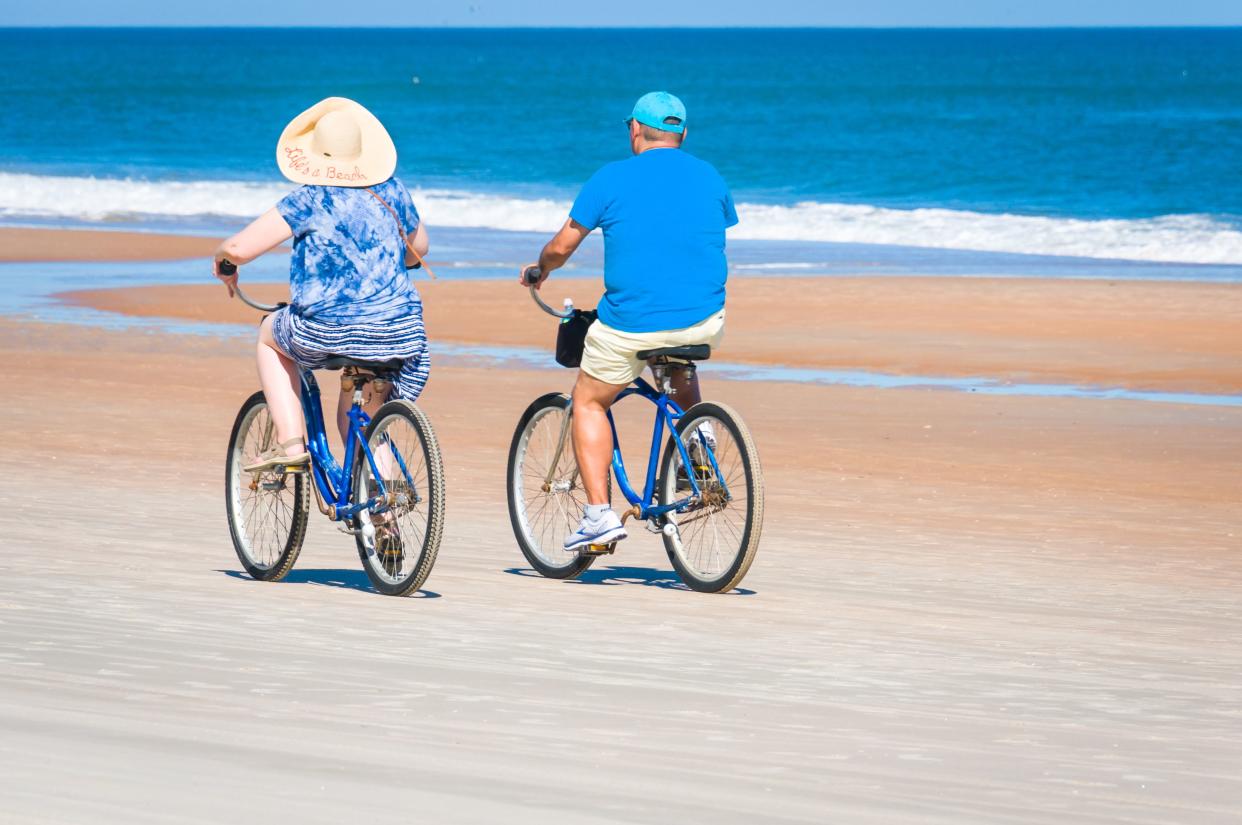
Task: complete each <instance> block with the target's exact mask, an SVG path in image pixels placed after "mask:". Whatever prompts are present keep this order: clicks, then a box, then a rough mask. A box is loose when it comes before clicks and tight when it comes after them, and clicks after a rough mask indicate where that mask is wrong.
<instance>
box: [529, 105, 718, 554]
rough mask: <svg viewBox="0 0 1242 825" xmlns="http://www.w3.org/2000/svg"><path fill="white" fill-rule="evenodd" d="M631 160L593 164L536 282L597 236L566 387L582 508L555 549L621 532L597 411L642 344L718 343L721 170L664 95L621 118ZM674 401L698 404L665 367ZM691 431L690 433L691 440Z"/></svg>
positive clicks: (632, 370)
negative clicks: (593, 276) (585, 320)
mask: <svg viewBox="0 0 1242 825" xmlns="http://www.w3.org/2000/svg"><path fill="white" fill-rule="evenodd" d="M626 123H627V124H628V126H629V135H630V149H631V150H632V151H633V154H634V156H633V157H631V158H627V159H626V160H620V161H616V162H613V163H610V164H608V165H607V166H604V167H603V168H602V169H600V170H599V171H598V172H596V173H595V174H594V175H592V176H591V179H590V180H588V181H587V182H586V185H585V186H583V187H582V191H581V192H579V193H578V197H577V199H576V200H575V201H574V205H573V208H572V209H570V211H569V219H568V220H567V221H565V225H564V226H563V227H561V229H560V231H559V232H557V233H556V235H555V236H554V237H553V238H552V240H550V241H548V243H547V245H545V246H544V248H543V251H542V252H541V253H540V255H539V263H538V264H531V265H530V266H527V267H525V268H523V270H522V276H521V277H520V278H519V281H521V282H523V283H525V277H526V274H527V272H528V271H530V270H532V269H533V268H534V267H538V272H539V280H538V283H539V284H542V283H543V281H544V279H546V278H547V277H548V274H549V273H551V272H552V271H553V270H555V269H559V268H560V267H562V266H564V265H565V262H566V261H567V260H569V257H570V256H571V255H573V253H574V251H575V250H576V249H577V248H578V246H579V244H581V243H582V241H583V239H584V238H586V236H587V235H589V234H590V233H591V232H592V231H593V230H594V229H595V228H596V227H599V228H602V229H603V232H604V296H603V298H602V299H601V301H600V303H599V319H598V320H597V321H596V322H595V323H593V324H592V325H591V327H590V329H589V331H588V332H587V336H586V345H585V348H584V350H583V355H582V365H581V369H580V370H579V372H578V380H577V383H576V384H575V385H574V392H573V442H574V452H575V454H576V456H577V459H578V469H579V472H580V473H581V476H582V484H583V487H584V488H585V489H586V495H587V502H588V504H587V508H586V513H585V514H584V516H583V519H582V523H581V524H580V525H579V526H578V529H577V530H576V531H574V532H573V533H571V534H570V535H569V537H568V538H566V539H565V549H566V550H584V549H586V548H587V547H588V546H589V545H592V544H608V543H610V542H614V541H619V540H621V539H624V538H625V537H626V532H625V528H624V527H623V526H622V525H621V519H620V518H619V517H618V516H617V514H616V513H615V512H614V511H613V510H612V508H611V507H610V506H609V501H608V468H609V463H610V461H611V457H612V435H611V430H610V428H609V426H608V418H607V411H608V408H609V407H610V406H611V405H612V402H613V401H615V400H616V397H617V395H618V393H620V392H621V390H623V389H625V387H626V386H628V385H629V384H630V383H631V382H633V380H634V379H635V378H637V377H638V376H639V375H640V374H641V373H642V371H643V368H644V367H645V366H646V364H645V363H644V362H643V361H640V360H639V359H638V358H637V357H636V353H638V352H639V351H641V350H647V349H655V348H658V347H678V346H689V345H695V344H710V345H711V346H713V347H715V346H717V345H718V344H719V342H720V339H721V336H722V334H723V331H724V317H725V313H724V305H725V280H726V275H727V265H726V261H725V230H726V229H727V228H728V227H730V226H733V225H734V224H736V223H737V213H736V212H735V211H734V208H733V197H732V196H731V195H730V194H729V188H728V186H726V185H725V182H724V179H723V178H721V176H720V174H719V173H718V172H717V171H716V170H715V169H714V168H713V167H712V166H711V164H709V163H706V162H705V161H702V160H699V159H698V158H695V157H694V156H692V155H690V154H688V153H687V152H685V151H683V150H682V149H681V144H682V141H684V140H685V137H686V107H685V106H684V105H683V104H682V102H681V101H680V100H679V99H677V98H676V97H675V96H673V95H671V94H669V93H668V92H651V93H649V94H646V95H643V96H642V97H641V98H639V100H638V102H637V103H636V104H635V106H634V111H633V113H632V114H631V115H630V117H629V118H628V119H627V120H626ZM672 385H673V389H674V390H675V391H676V398H677V401H678V403H679V404H680V405H681V406H682V407H683V408H689V407H690V406H692V405H694V404H697V403H698V402H699V401H700V399H701V396H700V393H699V387H698V381H697V380H696V379H695V377H694V373H693V371H688V370H682V369H674V370H673V371H672ZM693 437H694V436H692V438H693Z"/></svg>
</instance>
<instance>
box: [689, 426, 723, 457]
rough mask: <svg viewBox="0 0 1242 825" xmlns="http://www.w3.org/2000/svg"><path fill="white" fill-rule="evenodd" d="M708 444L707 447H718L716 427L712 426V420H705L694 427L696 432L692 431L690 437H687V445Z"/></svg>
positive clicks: (711, 448)
mask: <svg viewBox="0 0 1242 825" xmlns="http://www.w3.org/2000/svg"><path fill="white" fill-rule="evenodd" d="M699 444H706V445H707V449H709V450H713V451H714V450H715V449H716V428H715V427H713V426H712V422H710V421H704V422H703V423H702V424H700V425H699V426H697V427H695V428H694V432H692V433H690V437H689V438H687V439H686V446H687V447H690V446H692V445H699Z"/></svg>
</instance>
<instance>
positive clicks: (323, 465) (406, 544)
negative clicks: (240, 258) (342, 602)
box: [225, 290, 444, 596]
mask: <svg viewBox="0 0 1242 825" xmlns="http://www.w3.org/2000/svg"><path fill="white" fill-rule="evenodd" d="M237 295H238V297H239V298H241V300H242V301H243V302H245V303H246V304H248V305H250V306H251V307H254V308H255V309H258V310H260V311H262V312H274V311H275V310H277V309H280V308H281V307H282V306H284V304H277V305H276V306H268V305H265V304H259V303H255V302H254V301H251V300H250V299H249V298H247V297H246V296H245V295H244V294H243V293H242V291H241V290H237ZM327 368H328V369H339V370H341V371H342V372H341V385H342V387H343V388H344V389H345V390H346V391H352V392H353V406H352V407H350V409H349V413H348V414H349V432H348V435H347V438H346V441H345V455H344V461H343V462H337V460H336V458H335V457H334V456H333V455H332V450H331V448H330V447H329V445H328V438H327V435H326V432H325V429H324V418H323V406H322V403H321V402H320V397H319V385H318V383H317V382H316V381H315V376H314V374H313V373H312V372H311V371H310V370H303V371H302V393H301V398H302V412H303V415H304V416H305V419H306V433H307V437H306V441H307V445H306V446H307V451H308V452H309V453H310V455H311V462H310V464H309V465H303V466H300V467H285V466H276V467H273V468H271V469H267V470H260V471H255V472H246V471H245V470H244V469H242V468H243V467H245V466H246V465H247V464H249V463H251V462H252V461H254V459H255V458H256V457H257V456H259V455H260V454H262V453H263V452H265V451H266V450H267V449H269V448H270V447H271V446H272V444H273V442H274V441H275V439H276V434H275V428H274V426H273V423H272V419H271V416H270V415H269V413H268V409H267V401H266V400H265V399H264V397H263V393H262V392H256V393H255V394H254V395H252V396H250V397H249V398H248V399H246V401H245V403H244V404H242V407H241V410H239V411H238V413H237V420H236V421H235V422H234V423H233V432H232V435H231V436H229V450H228V458H227V462H226V467H225V500H226V502H227V509H228V520H229V533H230V534H231V535H232V538H233V547H234V549H235V550H236V551H237V558H238V559H239V560H240V561H241V563H242V566H243V567H244V568H245V569H246V572H247V573H249V574H250V575H251V576H253V577H254V578H256V579H259V580H260V581H278V580H280V579H282V578H284V577H285V576H286V575H287V574H288V573H289V571H290V570H292V569H293V565H294V563H295V562H296V561H297V558H298V554H299V553H300V552H301V550H302V541H303V539H304V538H305V536H306V522H307V516H308V513H309V512H310V499H311V495H312V494H313V495H314V497H315V502H316V504H317V506H318V508H319V511H320V512H321V513H323V514H324V515H326V516H327V517H328V518H329V519H331V520H332V521H335V522H338V523H339V526H340V529H341V531H342V532H345V533H349V534H352V535H353V536H354V539H355V541H356V543H357V546H358V556H359V558H360V559H361V560H362V569H363V570H364V571H366V574H367V578H369V579H370V581H371V584H372V585H373V586H374V587H375V589H376V590H378V591H379V592H380V593H383V594H385V595H390V596H407V595H410V594H412V593H414V592H416V591H417V590H418V588H420V587H421V586H422V584H423V582H424V581H426V579H427V576H428V575H429V574H430V573H431V567H432V565H433V564H435V560H436V553H437V552H438V551H439V548H440V537H441V534H442V532H443V529H444V464H443V461H442V460H441V456H440V447H439V444H438V443H437V442H436V436H435V432H434V430H432V428H431V422H430V421H429V420H428V419H427V416H426V415H425V414H424V413H423V412H422V410H420V409H419V408H418V407H417V406H415V405H414V404H412V403H410V402H408V401H400V400H397V401H389V402H387V403H385V404H384V405H383V406H381V407H380V408H379V410H378V411H376V413H375V417H374V418H370V417H369V416H368V415H367V414H366V412H365V411H364V410H363V408H362V406H363V395H364V391H365V390H366V389H367V388H368V385H369V387H370V391H371V392H387V389H388V386H389V385H391V384H392V382H393V379H394V376H395V374H396V372H398V371H399V370H400V369H401V361H399V360H393V361H383V362H377V361H362V360H358V359H355V358H336V359H333V360H332V361H330V362H329V363H328V365H327Z"/></svg>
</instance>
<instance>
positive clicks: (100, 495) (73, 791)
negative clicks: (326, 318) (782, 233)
mask: <svg viewBox="0 0 1242 825" xmlns="http://www.w3.org/2000/svg"><path fill="white" fill-rule="evenodd" d="M198 240H201V239H198ZM158 243H159V244H164V243H166V242H165V241H159V242H158ZM167 243H169V244H171V245H173V246H175V244H176V243H180V241H168V242H167ZM59 246H60V245H59V244H58V245H57V248H59ZM171 248H172V246H170V247H161V249H171ZM164 254H166V253H165V252H159V253H155V252H152V253H151V255H152V256H153V257H161V256H162V255H164ZM100 255H101V256H104V257H106V254H105V253H100ZM26 259H27V258H20V257H18V258H10V260H26ZM419 287H420V290H421V291H422V293H423V295H424V299H425V301H426V304H427V319H428V327H429V330H430V332H431V335H432V337H433V339H436V340H443V341H449V342H456V343H462V344H485V345H490V346H502V347H503V346H505V345H521V346H547V345H549V344H550V339H551V335H552V328H551V326H550V322H549V319H547V318H546V317H545V316H541V315H539V314H538V313H537V311H536V310H535V309H534V307H533V306H531V304H530V301H529V298H528V297H526V296H525V295H524V293H523V292H522V290H521V289H519V288H518V287H517V286H516V285H515V284H502V283H497V282H463V281H450V280H441V281H437V282H420V284H419ZM731 290H732V291H731V297H730V307H729V312H730V315H729V328H728V336H727V339H726V342H725V345H724V347H723V348H722V350H721V352H720V353H719V358H720V359H721V360H722V361H723V360H727V361H728V362H730V363H739V364H756V365H786V366H800V367H808V368H820V369H866V370H875V371H880V372H891V373H894V374H910V375H920V374H926V375H945V376H991V377H996V378H999V379H1002V380H1011V381H1041V382H1067V383H1074V384H1087V385H1096V386H1118V387H1129V388H1134V389H1147V390H1159V391H1169V392H1194V393H1218V394H1219V393H1238V392H1240V391H1242V363H1240V362H1239V359H1238V357H1237V356H1238V353H1239V351H1242V338H1240V332H1239V326H1238V323H1237V319H1238V317H1240V312H1242V289H1240V288H1239V287H1238V285H1210V284H1191V283H1168V282H1151V283H1136V282H1104V281H1053V280H1043V279H1026V280H1019V279H960V278H958V279H955V278H923V279H910V278H903V279H889V278H833V279H820V280H811V279H792V278H791V279H784V278H780V279H778V278H772V279H754V280H738V281H737V282H736V283H734V284H731ZM280 291H281V288H280V287H273V286H270V285H256V287H255V289H254V290H253V293H254V294H255V296H256V297H262V298H266V299H269V300H271V299H275V298H277V297H279V295H280ZM595 291H596V287H595V286H594V285H593V284H592V283H591V282H590V281H586V280H576V281H563V282H560V283H557V282H553V283H550V284H549V286H548V297H549V299H550V300H553V299H559V298H560V297H562V296H563V295H564V294H573V295H574V297H575V298H576V299H578V301H579V303H580V305H586V304H588V303H589V302H590V301H591V300H592V299H593V295H594V294H595ZM64 300H66V301H70V302H75V303H77V304H81V305H86V306H91V307H94V308H99V309H105V310H109V311H113V312H121V313H126V314H130V315H135V316H142V315H150V316H158V317H174V318H186V319H195V320H202V321H232V322H243V323H253V322H254V321H255V320H256V319H257V314H256V313H254V312H252V311H250V310H247V309H245V308H243V307H240V306H238V305H237V304H236V302H229V301H227V300H226V299H225V298H224V292H223V290H222V288H220V287H219V286H216V285H213V284H205V285H204V286H202V287H151V288H144V289H139V290H132V289H131V290H109V291H93V292H86V293H82V292H79V293H75V294H73V295H69V296H64ZM467 310H469V311H467ZM251 348H252V343H251V342H250V341H249V340H247V339H245V338H241V337H228V336H225V337H219V338H216V337H210V336H198V337H195V336H174V335H169V334H166V333H143V332H134V331H128V332H120V331H112V330H107V329H101V328H93V327H78V326H62V325H51V324H42V323H34V322H31V321H28V320H22V319H15V318H9V319H0V358H3V367H0V376H3V378H4V379H5V380H4V383H5V386H7V387H9V388H10V401H9V403H7V404H5V405H2V406H0V418H2V419H3V426H4V427H5V428H6V430H7V431H8V432H10V433H12V434H15V436H16V437H11V438H10V440H9V442H8V443H9V446H8V447H7V448H6V449H5V450H4V451H2V452H0V466H2V467H3V470H4V472H3V473H2V474H0V485H3V490H4V493H3V500H4V501H6V502H7V503H9V505H10V506H9V507H8V508H6V514H5V515H4V516H3V526H2V535H3V536H4V544H5V547H6V549H7V551H8V552H6V553H4V554H3V557H2V558H0V608H2V610H0V641H2V644H0V729H2V730H3V731H4V736H3V737H0V800H2V803H0V821H5V822H9V821H12V822H126V823H133V822H167V821H179V822H203V823H207V822H220V821H235V822H271V821H275V820H291V819H294V818H297V819H299V820H302V821H309V822H342V821H356V820H360V819H366V820H368V821H377V822H386V821H408V820H409V819H410V818H412V817H413V818H421V819H425V820H427V821H432V822H489V821H506V822H532V823H535V822H540V823H544V822H575V823H622V822H674V821H679V822H713V823H725V822H730V823H731V822H738V823H742V822H746V823H753V822H851V823H871V822H874V823H905V822H909V823H967V822H972V823H973V822H978V823H995V822H1012V823H1064V822H1075V823H1079V822H1081V823H1113V822H1117V823H1122V822H1128V823H1135V822H1187V823H1189V822H1194V823H1228V822H1236V821H1237V820H1238V819H1239V817H1242V780H1239V779H1238V776H1237V771H1236V770H1235V769H1234V767H1233V766H1235V765H1237V764H1239V763H1240V761H1242V745H1240V744H1239V742H1240V741H1242V739H1240V737H1239V736H1238V732H1239V730H1240V729H1242V727H1240V726H1242V719H1239V716H1238V707H1239V700H1242V686H1240V685H1239V682H1238V678H1237V674H1238V673H1239V672H1242V652H1240V649H1239V647H1238V645H1237V644H1236V640H1235V637H1236V628H1237V626H1238V622H1239V620H1240V619H1242V596H1239V593H1242V564H1240V563H1239V552H1240V551H1242V503H1240V501H1239V495H1238V490H1239V483H1238V479H1239V477H1242V472H1240V471H1242V407H1231V406H1212V405H1189V404H1170V403H1151V402H1141V401H1120V400H1107V399H1087V398H1056V397H1048V398H1032V397H1025V396H985V395H979V394H972V393H968V392H958V391H950V390H930V389H899V390H882V389H871V388H855V387H843V386H821V385H811V384H798V383H788V382H766V381H746V382H743V381H726V380H720V379H718V378H713V376H712V373H711V365H710V363H709V364H707V365H705V366H704V368H703V376H704V379H705V380H706V381H709V382H710V383H709V384H708V385H707V386H708V392H707V394H708V395H709V396H711V397H714V398H718V399H720V400H724V401H726V402H728V403H730V404H732V405H734V406H735V407H736V408H737V409H739V410H741V411H743V413H744V415H745V417H746V419H747V421H748V422H749V423H750V426H751V428H752V430H753V432H754V434H755V437H756V440H757V443H758V445H759V449H760V451H761V455H762V459H763V463H764V470H765V475H766V482H767V496H768V512H767V518H766V524H765V528H764V535H763V542H762V545H761V548H760V551H759V555H758V558H757V560H756V562H755V565H754V567H753V568H752V570H751V572H750V574H749V575H748V577H747V578H746V579H745V581H743V583H742V589H741V590H739V591H736V592H734V593H731V594H728V595H722V596H714V597H713V596H703V595H700V594H695V593H692V592H689V591H687V590H685V589H684V588H683V587H681V586H680V584H679V583H678V582H677V580H676V577H675V574H674V573H673V572H672V570H671V566H670V565H669V563H668V560H667V558H666V557H665V556H664V553H663V549H662V547H661V545H660V542H659V540H658V538H657V537H655V536H652V535H648V534H646V533H645V532H642V531H641V530H640V531H638V532H637V534H636V535H634V537H633V538H632V540H630V541H629V542H627V544H626V545H624V546H623V547H622V549H621V550H620V551H619V552H618V554H617V555H616V556H614V557H612V558H609V559H607V560H604V561H602V562H601V563H598V564H597V565H596V566H595V567H594V568H592V570H590V571H589V572H588V573H587V574H586V575H585V576H584V577H583V579H582V580H581V581H578V582H555V581H550V580H544V579H541V578H539V577H537V576H535V575H533V574H532V571H530V570H529V569H528V568H527V567H526V565H525V562H524V559H523V558H522V556H521V554H520V552H519V551H518V550H517V547H516V546H515V544H514V541H513V536H512V532H511V530H510V527H509V523H508V517H507V513H506V509H505V504H504V478H503V476H504V462H505V456H506V454H507V450H508V446H509V439H510V437H511V435H512V428H513V426H514V424H515V422H516V420H517V417H518V415H519V414H520V413H521V411H522V409H523V408H524V407H525V405H526V404H527V403H528V402H529V401H530V400H531V399H533V398H534V397H535V396H537V395H539V394H541V393H543V392H547V391H549V390H556V389H562V390H567V389H568V388H569V386H570V384H571V381H572V373H571V372H569V371H559V372H558V371H552V370H538V369H527V368H512V369H505V370H497V369H495V368H493V367H488V366H487V365H480V364H473V363H471V362H470V360H469V359H466V358H461V357H457V358H445V359H442V360H441V361H438V362H437V363H436V364H435V366H434V368H433V377H432V380H431V382H430V384H429V386H428V389H427V391H426V393H425V395H424V396H423V398H422V399H421V400H420V402H419V403H420V406H422V407H423V408H424V409H425V410H426V411H427V412H428V414H429V415H430V416H431V418H432V420H433V422H434V424H435V426H436V429H437V433H438V435H439V438H440V440H441V443H442V445H443V448H444V453H445V457H446V463H447V471H448V494H449V511H448V523H447V533H446V537H445V540H444V543H443V545H442V548H441V553H440V558H439V561H438V562H437V565H436V567H435V570H434V571H433V572H432V575H431V577H430V579H429V580H428V582H427V589H426V590H425V591H424V592H423V593H421V594H420V597H415V598H411V599H392V598H385V597H381V596H378V595H376V594H374V593H373V592H371V591H370V589H369V587H368V586H367V582H366V579H365V576H364V575H363V573H362V572H361V570H360V569H359V566H358V562H357V557H356V554H355V551H354V549H353V543H352V539H351V538H350V537H348V536H344V535H341V534H339V533H337V532H336V531H335V530H334V529H332V526H331V525H330V524H329V523H328V522H326V521H325V520H323V519H322V518H321V517H318V515H317V514H316V515H314V516H313V517H312V521H311V525H310V531H309V535H308V539H307V543H306V549H305V551H304V552H303V555H302V557H301V560H300V561H299V563H298V566H297V567H296V568H295V570H294V571H293V573H292V574H291V575H290V576H289V578H288V579H287V580H286V581H284V582H281V583H275V584H264V583H258V582H254V581H251V580H249V579H248V578H246V577H245V576H244V574H242V573H240V572H239V569H240V568H239V565H238V563H237V561H236V558H235V556H234V555H233V551H232V547H231V544H230V542H229V538H228V532H227V527H226V525H225V519H224V504H223V483H222V482H223V459H224V452H225V447H226V441H227V437H228V433H229V428H230V426H231V424H232V421H233V416H234V414H235V412H236V409H237V407H238V405H239V404H240V403H241V401H242V400H243V399H244V398H245V397H246V396H247V395H248V394H249V393H251V392H253V390H254V389H255V388H256V386H257V384H256V380H255V377H254V367H253V364H252V356H251ZM640 413H643V415H640ZM620 420H621V433H622V438H623V443H631V444H634V445H635V447H636V449H635V450H633V452H634V453H635V457H636V459H637V458H638V456H637V453H638V452H640V451H641V443H642V440H643V428H644V427H645V426H646V424H645V410H642V409H640V408H637V407H631V408H630V409H627V410H624V411H623V414H622V415H621V416H620ZM627 438H628V442H625V439H627ZM641 463H642V462H641V460H639V464H638V466H639V467H641ZM634 469H635V470H636V469H637V468H634Z"/></svg>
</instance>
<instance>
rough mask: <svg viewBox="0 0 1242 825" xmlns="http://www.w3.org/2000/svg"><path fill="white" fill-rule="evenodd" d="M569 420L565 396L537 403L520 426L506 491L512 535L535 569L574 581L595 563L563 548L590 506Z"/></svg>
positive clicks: (550, 395)
mask: <svg viewBox="0 0 1242 825" xmlns="http://www.w3.org/2000/svg"><path fill="white" fill-rule="evenodd" d="M569 414H570V412H569V398H568V397H567V396H565V395H564V394H562V393H559V392H554V393H548V394H547V395H544V396H541V397H540V398H536V399H535V400H534V401H533V402H532V403H531V405H530V406H529V407H527V408H526V412H524V413H522V417H521V419H519V420H518V425H517V430H515V431H514V433H513V442H512V444H511V445H510V446H509V472H508V484H507V485H506V486H507V487H508V488H509V521H510V522H511V523H512V524H513V535H514V536H515V537H516V538H517V542H518V547H520V548H521V549H522V555H523V556H525V557H526V561H528V562H530V565H531V567H533V568H535V569H536V570H538V571H539V572H540V573H541V574H543V575H544V576H547V577H548V578H552V579H572V578H574V577H575V576H578V575H580V574H581V573H582V572H583V571H584V570H586V569H587V568H588V567H590V566H591V564H592V562H594V561H595V558H596V557H595V556H592V555H587V554H584V553H582V554H580V553H577V552H573V551H567V550H565V549H564V546H563V541H564V539H565V536H568V535H569V534H570V533H572V532H573V531H574V530H576V529H577V528H578V522H579V520H580V519H581V518H582V514H583V511H584V510H585V508H586V504H587V498H586V490H584V489H583V487H582V478H581V476H580V475H579V473H578V461H577V459H576V458H575V457H574V445H573V443H572V440H571V439H570V436H569V430H568V427H569V420H568V416H569ZM558 450H559V452H560V455H559V456H558V455H557V452H558Z"/></svg>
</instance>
